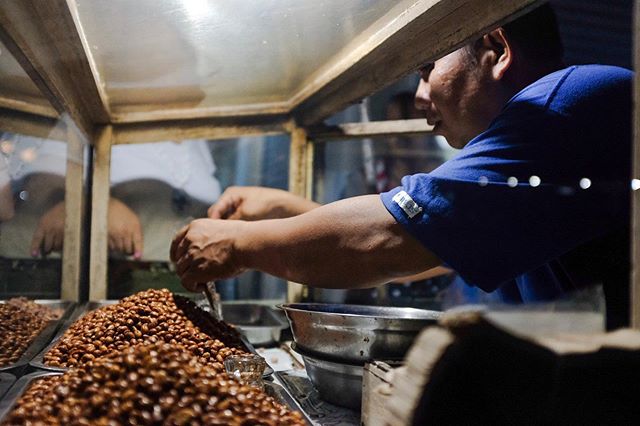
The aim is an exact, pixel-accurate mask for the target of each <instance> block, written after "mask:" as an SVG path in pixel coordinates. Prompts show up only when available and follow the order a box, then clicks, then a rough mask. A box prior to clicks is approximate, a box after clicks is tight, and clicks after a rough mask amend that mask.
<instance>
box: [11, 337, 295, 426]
mask: <svg viewBox="0 0 640 426" xmlns="http://www.w3.org/2000/svg"><path fill="white" fill-rule="evenodd" d="M131 361H134V362H131ZM156 385H158V386H160V387H161V388H162V389H163V392H160V393H158V392H152V391H150V390H151V388H153V387H154V386H156ZM18 424H47V425H53V426H57V425H65V424H77V425H88V424H92V425H110V424H113V425H125V424H128V425H137V424H144V425H163V424H164V425H186V424H189V425H198V424H202V425H222V424H224V425H231V426H241V425H296V426H297V425H303V424H304V422H303V421H302V417H301V416H300V414H299V413H296V412H291V411H289V410H288V409H287V408H286V407H284V406H282V405H280V404H278V403H277V402H276V401H274V400H273V399H272V398H271V397H269V396H267V395H266V394H264V393H263V392H262V391H261V390H258V389H255V388H252V387H248V386H244V385H242V384H241V383H240V382H237V381H236V380H235V379H233V378H229V377H227V376H226V375H225V374H220V373H219V372H218V371H217V370H215V369H213V368H212V367H211V366H210V365H203V364H201V363H200V362H199V361H198V357H197V356H194V355H192V354H190V353H189V352H188V351H186V349H185V348H184V347H182V346H179V345H170V344H167V343H156V344H149V345H137V346H130V347H128V348H126V349H125V350H124V351H123V352H121V353H118V352H115V353H113V354H111V355H108V356H105V357H102V358H97V359H95V360H94V361H92V362H90V363H87V364H84V365H80V366H79V367H77V368H72V369H70V370H68V371H67V372H66V373H64V374H63V375H61V376H56V377H49V378H45V379H41V380H39V381H37V382H35V383H34V384H33V385H32V386H31V387H30V388H29V390H28V391H27V392H26V393H25V394H24V395H23V396H22V398H21V399H20V400H19V401H18V404H17V406H16V408H15V409H14V410H13V411H12V413H10V414H9V416H8V417H7V418H6V419H5V421H4V422H3V425H18Z"/></svg>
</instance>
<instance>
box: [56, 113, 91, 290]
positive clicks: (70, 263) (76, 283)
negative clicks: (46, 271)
mask: <svg viewBox="0 0 640 426" xmlns="http://www.w3.org/2000/svg"><path fill="white" fill-rule="evenodd" d="M65 121H66V123H67V125H66V129H67V174H66V176H65V195H64V209H65V220H64V244H63V252H62V261H63V262H62V290H61V294H60V298H61V299H63V300H73V301H76V302H77V301H79V300H80V271H81V269H82V264H81V262H82V255H81V253H82V229H83V227H82V222H83V212H84V207H83V206H84V202H85V200H84V194H85V192H84V150H85V145H86V141H85V140H84V139H83V138H82V136H81V132H80V130H79V129H78V128H77V127H76V126H75V125H74V123H73V122H72V121H71V120H70V119H67V120H65Z"/></svg>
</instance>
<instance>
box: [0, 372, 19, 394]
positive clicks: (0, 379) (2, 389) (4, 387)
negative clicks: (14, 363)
mask: <svg viewBox="0 0 640 426" xmlns="http://www.w3.org/2000/svg"><path fill="white" fill-rule="evenodd" d="M15 381H16V376H14V375H13V374H9V373H0V398H2V397H3V396H4V394H5V393H7V391H8V390H9V388H10V387H11V386H12V385H13V384H14V383H15Z"/></svg>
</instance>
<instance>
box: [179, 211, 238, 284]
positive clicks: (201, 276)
mask: <svg viewBox="0 0 640 426" xmlns="http://www.w3.org/2000/svg"><path fill="white" fill-rule="evenodd" d="M243 226H244V223H243V222H241V221H235V220H234V221H220V220H212V219H196V220H194V221H193V222H191V223H190V224H189V225H187V226H185V227H184V228H182V229H181V230H180V231H178V233H177V234H176V236H175V237H174V238H173V242H172V243H171V250H170V255H171V261H172V262H174V263H175V264H176V273H177V274H178V276H179V277H180V280H181V281H182V285H183V286H184V287H185V288H186V289H187V290H190V291H202V290H203V288H201V286H202V285H201V284H200V283H205V282H208V281H212V280H215V279H222V278H230V277H233V276H236V275H238V274H240V273H242V272H243V271H244V269H243V268H241V267H239V266H238V265H237V262H236V259H235V249H236V246H235V242H236V236H237V235H238V233H239V231H240V229H241V228H242V227H243Z"/></svg>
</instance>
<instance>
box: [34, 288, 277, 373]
mask: <svg viewBox="0 0 640 426" xmlns="http://www.w3.org/2000/svg"><path fill="white" fill-rule="evenodd" d="M118 302H119V300H101V301H97V302H87V303H85V304H84V305H81V306H78V307H77V308H76V310H75V311H74V312H73V313H72V314H71V315H70V316H69V318H68V319H67V320H66V321H65V322H64V323H63V324H62V326H61V327H60V328H59V329H58V332H57V333H56V335H55V336H54V337H53V339H51V341H50V342H49V344H48V345H46V346H45V347H44V348H42V349H41V350H40V351H39V352H38V353H37V355H35V356H34V357H33V359H32V360H31V362H30V363H29V365H31V366H32V367H34V368H39V369H42V370H45V371H52V372H65V371H67V370H68V368H67V367H52V366H50V365H46V364H45V363H44V356H45V355H46V353H47V352H49V350H51V348H53V346H54V345H55V344H56V343H57V342H58V340H60V339H61V338H62V336H63V335H64V333H65V332H66V331H67V329H68V328H69V327H71V325H72V324H73V323H74V322H76V321H77V320H78V319H80V318H81V317H82V316H83V315H85V314H86V313H87V312H91V311H93V310H95V309H98V308H102V307H104V306H108V305H113V304H116V303H118ZM240 341H241V342H242V344H243V345H244V346H245V348H246V349H247V351H249V352H251V353H253V354H256V355H258V353H257V352H256V348H254V347H253V345H252V344H251V343H250V342H249V341H248V340H247V339H246V337H245V336H243V335H240ZM272 374H273V368H271V367H270V366H269V365H267V368H266V369H265V370H264V374H263V377H268V376H270V375H272Z"/></svg>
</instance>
